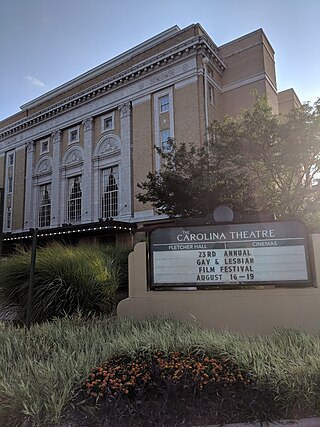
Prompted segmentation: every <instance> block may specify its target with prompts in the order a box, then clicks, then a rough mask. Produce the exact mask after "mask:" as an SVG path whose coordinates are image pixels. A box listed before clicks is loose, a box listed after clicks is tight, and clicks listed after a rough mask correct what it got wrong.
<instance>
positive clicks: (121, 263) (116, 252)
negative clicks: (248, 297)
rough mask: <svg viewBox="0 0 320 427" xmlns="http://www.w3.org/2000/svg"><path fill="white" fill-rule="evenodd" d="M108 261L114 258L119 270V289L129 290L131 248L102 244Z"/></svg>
mask: <svg viewBox="0 0 320 427" xmlns="http://www.w3.org/2000/svg"><path fill="white" fill-rule="evenodd" d="M100 249H101V251H102V252H103V254H104V256H105V259H106V262H109V261H110V260H112V262H113V263H114V264H115V265H116V266H117V268H118V271H119V289H120V290H121V291H127V290H128V256H129V254H130V252H131V249H129V248H127V247H124V246H119V245H118V246H113V245H105V246H100Z"/></svg>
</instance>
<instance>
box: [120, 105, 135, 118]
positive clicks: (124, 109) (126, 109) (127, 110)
mask: <svg viewBox="0 0 320 427" xmlns="http://www.w3.org/2000/svg"><path fill="white" fill-rule="evenodd" d="M131 108H132V107H131V103H130V102H125V103H124V104H122V105H120V107H119V110H120V118H121V119H122V118H123V117H127V116H129V115H130V114H131Z"/></svg>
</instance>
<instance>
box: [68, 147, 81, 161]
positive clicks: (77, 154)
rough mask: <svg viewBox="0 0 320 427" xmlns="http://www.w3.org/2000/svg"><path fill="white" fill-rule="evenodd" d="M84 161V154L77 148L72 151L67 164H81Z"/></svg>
mask: <svg viewBox="0 0 320 427" xmlns="http://www.w3.org/2000/svg"><path fill="white" fill-rule="evenodd" d="M82 160H83V157H82V153H81V151H80V150H78V149H77V148H76V149H74V150H72V151H71V152H70V153H69V154H68V155H67V157H66V161H65V164H66V165H70V164H72V163H79V162H81V161H82Z"/></svg>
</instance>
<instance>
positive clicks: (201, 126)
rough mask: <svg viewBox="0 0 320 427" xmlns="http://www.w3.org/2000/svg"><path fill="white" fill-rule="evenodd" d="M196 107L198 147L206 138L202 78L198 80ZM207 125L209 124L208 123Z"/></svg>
mask: <svg viewBox="0 0 320 427" xmlns="http://www.w3.org/2000/svg"><path fill="white" fill-rule="evenodd" d="M198 105H199V132H200V141H199V142H200V145H202V144H203V142H204V140H205V136H206V131H207V129H206V111H205V90H204V78H203V77H199V78H198ZM208 124H209V123H208Z"/></svg>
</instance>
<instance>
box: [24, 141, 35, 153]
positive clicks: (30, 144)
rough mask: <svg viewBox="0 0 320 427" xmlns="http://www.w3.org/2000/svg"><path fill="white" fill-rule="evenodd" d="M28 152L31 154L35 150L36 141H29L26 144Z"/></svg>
mask: <svg viewBox="0 0 320 427" xmlns="http://www.w3.org/2000/svg"><path fill="white" fill-rule="evenodd" d="M26 147H27V152H28V153H31V152H32V151H34V149H35V143H34V141H27V142H26Z"/></svg>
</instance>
